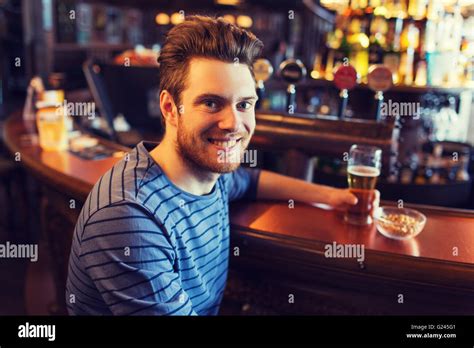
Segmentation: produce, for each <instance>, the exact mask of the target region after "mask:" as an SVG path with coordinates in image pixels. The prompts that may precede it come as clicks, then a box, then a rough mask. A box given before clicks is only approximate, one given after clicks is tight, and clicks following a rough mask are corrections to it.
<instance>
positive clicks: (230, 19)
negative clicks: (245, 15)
mask: <svg viewBox="0 0 474 348" xmlns="http://www.w3.org/2000/svg"><path fill="white" fill-rule="evenodd" d="M222 18H224V20H225V21H226V22H229V23H232V24H235V17H234V16H232V15H230V14H226V15H224V16H223V17H222Z"/></svg>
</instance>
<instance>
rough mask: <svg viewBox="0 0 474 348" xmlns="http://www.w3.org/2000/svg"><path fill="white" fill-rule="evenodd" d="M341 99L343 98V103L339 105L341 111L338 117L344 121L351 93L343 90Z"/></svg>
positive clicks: (340, 95) (340, 94)
mask: <svg viewBox="0 0 474 348" xmlns="http://www.w3.org/2000/svg"><path fill="white" fill-rule="evenodd" d="M339 97H341V103H340V104H339V111H338V113H337V117H339V119H341V120H342V119H343V118H344V115H345V113H346V108H347V101H348V99H349V93H348V91H347V89H342V90H341V93H339Z"/></svg>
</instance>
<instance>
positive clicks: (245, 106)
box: [237, 101, 252, 110]
mask: <svg viewBox="0 0 474 348" xmlns="http://www.w3.org/2000/svg"><path fill="white" fill-rule="evenodd" d="M237 107H238V108H239V109H244V110H249V109H250V108H252V103H249V102H248V101H244V102H241V103H239V104H238V105H237Z"/></svg>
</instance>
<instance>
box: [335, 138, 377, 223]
mask: <svg viewBox="0 0 474 348" xmlns="http://www.w3.org/2000/svg"><path fill="white" fill-rule="evenodd" d="M381 158H382V150H381V149H379V148H378V147H374V146H365V145H352V146H351V149H350V152H349V161H348V164H347V181H348V184H349V190H350V191H351V192H352V193H353V194H354V195H355V196H356V197H357V200H358V201H357V204H356V205H354V206H351V207H350V208H349V209H348V210H347V212H346V214H345V217H344V218H345V221H346V222H348V223H350V224H353V225H370V224H371V223H372V221H373V220H372V210H373V206H372V205H373V202H374V198H375V185H376V184H377V177H378V176H379V175H380V169H381Z"/></svg>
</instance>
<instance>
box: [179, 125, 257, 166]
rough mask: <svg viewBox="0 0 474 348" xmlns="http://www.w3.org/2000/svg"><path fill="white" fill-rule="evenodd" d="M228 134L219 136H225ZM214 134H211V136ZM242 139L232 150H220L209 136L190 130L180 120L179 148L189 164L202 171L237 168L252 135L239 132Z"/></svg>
mask: <svg viewBox="0 0 474 348" xmlns="http://www.w3.org/2000/svg"><path fill="white" fill-rule="evenodd" d="M225 136H226V134H222V135H219V136H218V137H225ZM211 137H213V136H209V138H211ZM238 137H242V139H241V140H240V141H239V142H238V143H237V144H236V145H235V146H236V148H235V149H234V150H233V151H232V152H228V153H226V152H224V151H218V150H217V149H216V148H215V147H214V145H213V144H212V143H210V142H209V141H208V137H207V136H202V135H201V136H200V135H198V134H193V133H192V132H188V131H187V130H186V127H185V126H184V125H183V124H182V123H181V120H178V130H177V150H178V152H179V154H180V155H181V156H182V157H183V158H184V159H185V160H186V162H188V164H189V165H191V166H192V167H194V168H195V169H196V170H198V171H201V172H212V173H220V174H224V173H230V172H232V171H234V170H236V169H237V168H238V167H239V166H240V163H241V161H242V158H243V156H244V153H245V150H246V148H247V146H248V144H249V142H250V138H251V135H250V134H248V133H245V134H242V133H239V136H238Z"/></svg>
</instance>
